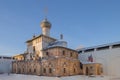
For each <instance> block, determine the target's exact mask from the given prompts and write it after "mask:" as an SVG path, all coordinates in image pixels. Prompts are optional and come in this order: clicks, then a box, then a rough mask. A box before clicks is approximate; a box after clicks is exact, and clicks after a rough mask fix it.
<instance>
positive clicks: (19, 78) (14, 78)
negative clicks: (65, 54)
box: [0, 74, 113, 80]
mask: <svg viewBox="0 0 120 80" xmlns="http://www.w3.org/2000/svg"><path fill="white" fill-rule="evenodd" d="M0 80H113V79H110V78H109V77H108V76H104V77H101V76H96V77H88V76H84V75H77V76H69V77H46V76H35V75H21V74H10V75H8V74H0Z"/></svg>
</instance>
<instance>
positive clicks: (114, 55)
mask: <svg viewBox="0 0 120 80" xmlns="http://www.w3.org/2000/svg"><path fill="white" fill-rule="evenodd" d="M91 54H92V56H93V61H94V62H98V63H102V64H103V71H104V75H109V76H118V77H119V76H120V69H119V68H120V47H119V48H111V46H110V48H109V49H106V50H99V51H96V50H94V51H92V52H83V53H81V54H79V59H80V61H82V62H86V61H87V60H88V56H89V55H91Z"/></svg>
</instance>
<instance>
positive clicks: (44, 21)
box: [40, 18, 51, 28]
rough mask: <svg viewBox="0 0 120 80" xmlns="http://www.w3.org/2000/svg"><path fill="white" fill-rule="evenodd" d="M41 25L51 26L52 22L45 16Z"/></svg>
mask: <svg viewBox="0 0 120 80" xmlns="http://www.w3.org/2000/svg"><path fill="white" fill-rule="evenodd" d="M40 25H41V27H46V28H51V23H50V22H49V21H48V20H47V18H45V19H44V20H43V21H42V22H41V23H40Z"/></svg>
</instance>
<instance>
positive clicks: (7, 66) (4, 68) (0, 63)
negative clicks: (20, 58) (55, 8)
mask: <svg viewBox="0 0 120 80" xmlns="http://www.w3.org/2000/svg"><path fill="white" fill-rule="evenodd" d="M12 61H13V60H12V59H3V58H1V59H0V73H8V72H11V71H12Z"/></svg>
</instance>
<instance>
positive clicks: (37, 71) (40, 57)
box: [12, 18, 102, 77]
mask: <svg viewBox="0 0 120 80" xmlns="http://www.w3.org/2000/svg"><path fill="white" fill-rule="evenodd" d="M40 26H41V29H42V34H41V35H38V36H35V35H34V36H33V37H32V39H30V40H27V41H26V43H27V50H26V52H25V53H24V54H19V55H16V56H14V57H13V58H14V59H15V61H14V62H12V72H13V73H16V74H33V75H40V76H57V77H60V76H73V75H80V74H84V75H101V74H102V71H101V67H102V66H101V64H98V63H92V64H90V63H87V64H82V63H81V62H80V60H79V59H78V51H77V50H74V49H70V48H68V47H67V42H66V41H64V40H63V35H61V36H60V40H58V39H55V38H52V37H51V36H50V29H51V27H52V24H51V23H50V22H49V21H48V20H47V19H46V18H45V19H44V20H43V21H42V22H41V23H40ZM96 70H97V72H96Z"/></svg>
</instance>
